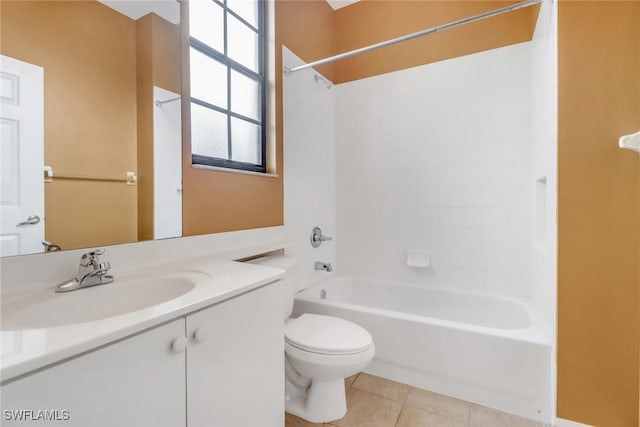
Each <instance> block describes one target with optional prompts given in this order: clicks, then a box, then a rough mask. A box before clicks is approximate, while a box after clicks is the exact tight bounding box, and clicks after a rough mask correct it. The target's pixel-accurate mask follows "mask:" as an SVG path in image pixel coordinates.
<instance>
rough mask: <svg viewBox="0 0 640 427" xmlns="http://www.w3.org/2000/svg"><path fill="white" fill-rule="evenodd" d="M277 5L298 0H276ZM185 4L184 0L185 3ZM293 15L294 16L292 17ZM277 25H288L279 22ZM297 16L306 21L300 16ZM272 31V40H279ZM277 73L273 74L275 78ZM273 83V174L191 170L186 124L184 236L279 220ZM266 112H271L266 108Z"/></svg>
mask: <svg viewBox="0 0 640 427" xmlns="http://www.w3.org/2000/svg"><path fill="white" fill-rule="evenodd" d="M280 3H296V2H277V3H276V7H277V8H278V7H279V6H280ZM183 5H184V3H183ZM186 13H187V8H186V7H183V8H182V16H183V20H182V22H186ZM292 18H293V17H292ZM278 19H279V15H278V12H276V20H277V23H276V28H278V34H279V32H280V30H279V28H280V26H281V25H282V26H283V27H284V26H286V25H287V24H286V23H282V21H278ZM300 19H304V17H301V18H300ZM187 31H188V28H187V27H186V26H183V40H182V55H183V61H182V66H183V69H182V73H183V86H182V88H183V90H182V94H183V115H182V120H183V123H189V122H190V114H189V102H188V100H189V82H188V76H189V61H188V53H189V40H188V36H187V34H188V33H187ZM278 34H276V40H277V39H278ZM279 49H280V46H279V45H278V44H276V55H277V56H276V58H277V59H276V66H275V68H276V70H281V69H282V65H281V58H280V55H281V53H280V51H279ZM279 74H280V73H279V72H276V75H277V76H278V79H279ZM278 82H279V80H278V81H276V86H277V87H278V88H280V89H278V90H277V95H276V104H277V107H276V111H277V113H276V114H277V119H278V120H279V122H278V125H277V130H276V133H277V136H276V157H275V165H268V168H269V172H272V173H275V174H277V175H278V176H277V177H267V176H257V175H247V174H242V173H233V172H223V171H215V170H205V169H195V168H193V167H192V165H191V146H190V138H191V136H190V132H189V127H188V126H186V127H185V128H184V132H183V150H182V151H183V154H182V156H183V164H182V186H183V191H182V203H183V208H182V212H183V235H185V236H193V235H198V234H206V233H218V232H223V231H233V230H243V229H248V228H261V227H269V226H276V225H282V224H283V221H284V219H283V216H284V214H283V203H284V194H283V184H282V183H283V167H282V158H283V156H282V125H281V120H282V119H281V117H282V114H281V112H282V89H281V87H282V86H281V84H280V83H278ZM268 113H269V112H268Z"/></svg>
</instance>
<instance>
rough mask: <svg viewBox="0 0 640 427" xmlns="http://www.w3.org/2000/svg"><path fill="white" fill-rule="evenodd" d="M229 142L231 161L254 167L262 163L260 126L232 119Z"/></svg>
mask: <svg viewBox="0 0 640 427" xmlns="http://www.w3.org/2000/svg"><path fill="white" fill-rule="evenodd" d="M231 142H232V146H233V149H232V153H233V154H232V160H236V161H238V162H247V163H253V164H254V165H259V164H261V163H262V154H261V151H262V149H261V143H260V126H256V125H254V124H253V123H249V122H247V121H244V120H241V119H237V118H235V117H232V118H231Z"/></svg>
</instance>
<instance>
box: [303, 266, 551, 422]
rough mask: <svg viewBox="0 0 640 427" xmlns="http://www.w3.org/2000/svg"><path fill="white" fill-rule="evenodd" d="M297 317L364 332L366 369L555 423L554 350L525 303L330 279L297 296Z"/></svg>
mask: <svg viewBox="0 0 640 427" xmlns="http://www.w3.org/2000/svg"><path fill="white" fill-rule="evenodd" d="M302 313H318V314H327V315H332V316H337V317H341V318H343V319H347V320H350V321H353V322H355V323H357V324H359V325H361V326H363V327H364V328H366V329H367V330H368V331H369V332H370V333H371V335H372V336H373V340H374V343H375V346H376V356H375V359H374V360H373V362H372V363H371V364H370V365H369V366H368V367H367V368H366V369H365V372H368V373H370V374H373V375H378V376H381V377H384V378H388V379H392V380H395V381H398V382H401V383H405V384H409V385H412V386H415V387H419V388H423V389H426V390H431V391H433V392H436V393H441V394H445V395H448V396H452V397H455V398H458V399H463V400H467V401H470V402H473V403H477V404H480V405H484V406H488V407H491V408H495V409H498V410H501V411H504V412H509V413H512V414H516V415H520V416H523V417H527V418H531V419H534V420H538V421H542V422H545V423H551V421H552V415H553V414H552V412H553V411H552V366H553V365H552V350H551V348H552V347H551V344H550V342H549V340H548V339H547V338H546V337H545V335H544V334H543V333H542V330H541V328H540V326H539V323H540V322H539V321H538V320H537V319H536V316H535V312H534V311H533V310H532V309H531V308H530V307H529V306H528V305H527V304H526V301H525V300H518V299H515V298H502V297H495V296H488V295H483V294H475V293H471V292H463V291H453V290H446V289H440V288H430V287H424V286H410V285H397V284H392V283H385V282H379V281H374V280H365V279H359V278H352V277H341V276H334V277H332V278H331V279H329V280H326V281H324V282H321V283H319V284H318V285H315V286H313V287H311V288H308V289H306V290H303V291H301V292H298V293H297V294H296V298H295V304H294V311H293V316H294V317H297V316H299V315H300V314H302Z"/></svg>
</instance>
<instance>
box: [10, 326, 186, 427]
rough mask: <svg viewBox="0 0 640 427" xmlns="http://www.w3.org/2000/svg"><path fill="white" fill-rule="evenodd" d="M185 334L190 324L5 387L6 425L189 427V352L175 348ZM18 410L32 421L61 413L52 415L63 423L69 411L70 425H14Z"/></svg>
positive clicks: (135, 338)
mask: <svg viewBox="0 0 640 427" xmlns="http://www.w3.org/2000/svg"><path fill="white" fill-rule="evenodd" d="M184 333H185V321H184V319H179V320H175V321H173V322H171V323H168V324H166V325H163V326H160V327H157V328H154V329H151V330H149V331H147V332H144V333H141V334H139V335H135V336H133V337H130V338H126V339H124V340H122V341H118V342H115V343H113V344H109V345H107V346H106V347H103V348H100V349H98V350H95V351H92V352H89V353H87V354H84V355H81V356H78V357H76V358H74V359H71V360H68V361H66V362H63V363H60V364H58V365H55V366H52V367H51V368H48V369H45V370H43V371H40V372H37V373H35V374H32V375H30V376H27V377H24V378H22V379H19V380H16V381H14V382H11V383H8V384H6V385H4V386H2V389H1V391H2V410H3V411H2V425H3V426H10V425H20V426H23V425H37V426H43V425H52V424H60V425H64V426H82V427H89V426H105V427H107V426H108V427H115V426H139V427H142V426H154V427H157V426H170V427H176V426H184V425H186V420H185V414H186V407H185V406H186V405H185V392H186V390H185V388H186V387H185V383H184V366H185V357H186V353H185V352H184V351H183V352H181V353H178V352H176V351H174V350H173V349H172V342H173V340H174V339H176V338H179V337H181V338H182V340H184ZM12 410H13V411H17V410H33V411H34V412H33V414H31V415H29V414H28V413H26V414H25V413H23V416H27V417H30V418H35V417H37V416H38V412H37V411H38V410H42V411H45V410H47V411H56V410H57V411H58V412H57V413H55V412H53V413H52V412H50V413H49V415H48V416H57V418H59V419H64V418H65V412H63V411H68V412H66V414H67V415H68V421H53V420H51V421H44V422H43V419H42V418H41V419H39V420H33V421H32V422H15V423H14V422H13V421H10V419H11V418H15V416H19V415H20V413H19V412H13V413H12V412H7V411H12ZM40 415H43V414H40ZM43 416H47V415H46V413H45V414H44V415H43ZM47 419H49V418H44V420H47Z"/></svg>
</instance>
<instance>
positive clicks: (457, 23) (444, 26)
mask: <svg viewBox="0 0 640 427" xmlns="http://www.w3.org/2000/svg"><path fill="white" fill-rule="evenodd" d="M542 1H543V0H526V1H523V2H521V3H516V4H512V5H511V6H505V7H501V8H500V9H495V10H492V11H489V12H485V13H481V14H479V15H474V16H470V17H468V18H463V19H459V20H457V21H453V22H449V23H448V24H442V25H438V26H436V27H432V28H428V29H426V30H422V31H418V32H416V33H411V34H407V35H406V36H402V37H397V38H395V39H391V40H387V41H384V42H380V43H376V44H372V45H370V46H366V47H362V48H360V49H355V50H351V51H349V52H345V53H341V54H338V55H334V56H330V57H328V58H325V59H319V60H317V61H313V62H309V63H308V64H304V65H299V66H297V67H293V68H287V67H284V75H285V76H288V75H289V74H291V73H295V72H296V71H300V70H304V69H306V68H311V67H315V66H316V65H322V64H326V63H328V62H334V61H338V60H340V59H344V58H349V57H351V56H354V55H360V54H361V53H365V52H370V51H372V50H376V49H380V48H381V47H387V46H391V45H394V44H396V43H402V42H405V41H407V40H413V39H415V38H418V37H422V36H426V35H428V34H433V33H437V32H438V31H442V30H448V29H449V28H455V27H459V26H461V25H464V24H469V23H471V22H475V21H480V20H481V19H486V18H491V17H492V16H497V15H501V14H503V13H506V12H511V11H513V10H518V9H522V8H525V7H529V6H533V5H535V4H538V3H542Z"/></svg>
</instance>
